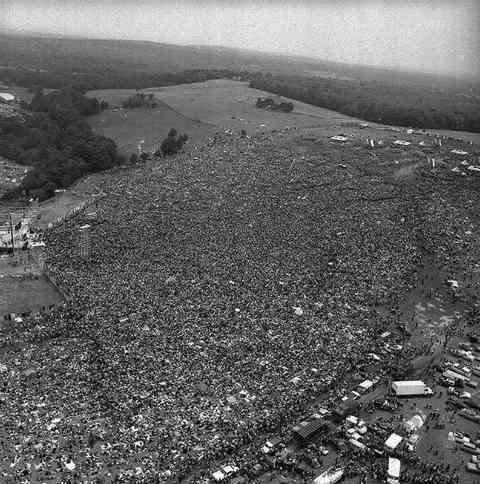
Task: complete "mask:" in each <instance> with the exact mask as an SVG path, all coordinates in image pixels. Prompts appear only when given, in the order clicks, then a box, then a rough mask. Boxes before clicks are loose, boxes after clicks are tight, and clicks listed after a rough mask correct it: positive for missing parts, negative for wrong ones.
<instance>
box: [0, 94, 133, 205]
mask: <svg viewBox="0 0 480 484" xmlns="http://www.w3.org/2000/svg"><path fill="white" fill-rule="evenodd" d="M100 109H101V105H100V103H99V102H98V101H97V100H96V99H89V98H86V97H85V96H84V93H83V92H82V91H81V90H78V89H76V88H70V87H69V88H66V89H62V90H60V91H58V92H51V93H49V94H47V95H44V94H43V92H42V91H41V90H38V92H37V93H36V94H35V96H34V98H33V100H32V103H31V105H30V111H31V112H30V113H29V115H28V116H27V119H26V120H25V121H21V120H19V119H14V118H10V119H0V156H3V157H5V158H8V159H10V160H14V161H16V162H17V163H20V164H22V165H27V166H30V167H32V168H31V170H30V171H29V172H28V173H27V175H26V176H25V178H24V179H23V180H22V183H21V185H20V186H19V187H18V188H16V189H14V190H11V191H10V192H8V193H7V194H6V195H4V196H5V197H10V198H14V197H18V196H22V195H26V196H29V197H34V198H38V199H39V200H45V199H47V198H49V197H51V196H52V195H53V194H54V190H55V189H56V188H64V187H68V186H69V185H71V184H72V183H73V182H74V181H75V180H76V179H78V178H80V177H81V176H83V175H85V174H86V173H91V172H95V171H100V170H105V169H108V168H111V167H113V166H115V165H118V164H121V163H123V162H124V161H125V160H124V158H123V157H122V156H121V155H119V154H118V153H117V147H116V145H115V143H114V142H113V141H112V140H111V139H109V138H106V137H104V136H101V135H98V134H95V133H94V132H93V131H92V129H91V128H90V126H89V125H88V123H87V122H86V121H85V119H84V118H83V116H85V115H88V114H94V113H96V112H98V111H99V110H100Z"/></svg>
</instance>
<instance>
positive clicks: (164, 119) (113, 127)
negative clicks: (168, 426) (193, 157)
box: [88, 90, 216, 154]
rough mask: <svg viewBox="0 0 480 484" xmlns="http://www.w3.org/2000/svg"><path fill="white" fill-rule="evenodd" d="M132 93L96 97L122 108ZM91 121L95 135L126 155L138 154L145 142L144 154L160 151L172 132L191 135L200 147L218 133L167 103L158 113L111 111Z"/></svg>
mask: <svg viewBox="0 0 480 484" xmlns="http://www.w3.org/2000/svg"><path fill="white" fill-rule="evenodd" d="M122 91H124V90H122ZM132 92H134V91H130V93H128V92H127V93H126V94H125V95H121V94H119V93H118V92H117V91H114V92H112V93H109V92H108V91H102V93H104V95H100V94H95V96H97V97H99V99H106V100H108V102H109V103H111V104H113V103H114V102H115V101H112V99H113V100H116V99H118V101H117V102H118V103H119V104H120V102H121V100H123V99H126V98H127V97H128V96H129V95H131V93H132ZM88 121H89V123H90V125H91V126H92V128H93V129H94V130H95V131H97V132H98V133H100V134H102V135H104V136H107V137H109V138H112V139H113V140H114V141H115V142H116V143H117V146H118V148H119V150H120V151H121V152H122V153H124V154H131V153H133V152H136V151H137V146H138V144H139V143H140V142H141V141H142V140H144V144H143V148H144V150H146V151H152V150H155V149H157V148H158V147H159V145H160V143H161V142H162V140H163V139H164V138H165V137H166V135H167V133H168V131H169V130H170V128H176V129H177V130H178V131H179V132H181V133H187V134H188V136H189V138H190V143H198V142H200V141H202V140H204V139H205V138H207V137H208V136H210V135H211V134H213V133H214V132H215V131H216V128H215V127H214V126H210V125H208V124H205V123H202V122H200V121H195V120H193V119H189V118H188V117H186V116H184V115H183V114H180V113H178V112H176V111H175V110H173V109H172V108H170V107H169V106H167V105H166V104H164V103H159V106H158V107H157V108H155V109H144V108H136V109H128V110H124V109H118V108H113V109H107V110H105V111H103V112H102V113H100V114H97V115H95V116H91V117H90V118H88Z"/></svg>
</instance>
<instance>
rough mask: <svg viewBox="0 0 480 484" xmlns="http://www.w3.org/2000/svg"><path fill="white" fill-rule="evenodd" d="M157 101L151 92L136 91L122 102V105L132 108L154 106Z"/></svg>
mask: <svg viewBox="0 0 480 484" xmlns="http://www.w3.org/2000/svg"><path fill="white" fill-rule="evenodd" d="M157 106H158V103H157V102H156V101H155V97H154V95H153V94H152V93H149V94H145V93H144V92H136V93H135V94H134V95H133V96H130V97H129V98H128V99H126V100H125V101H123V102H122V107H123V108H125V109H132V108H142V107H146V108H156V107H157Z"/></svg>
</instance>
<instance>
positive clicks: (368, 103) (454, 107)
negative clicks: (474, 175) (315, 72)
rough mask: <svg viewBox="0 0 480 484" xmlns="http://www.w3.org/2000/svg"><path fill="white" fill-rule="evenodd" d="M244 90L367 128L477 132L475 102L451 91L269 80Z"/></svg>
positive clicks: (479, 112) (479, 108)
mask: <svg viewBox="0 0 480 484" xmlns="http://www.w3.org/2000/svg"><path fill="white" fill-rule="evenodd" d="M250 87H253V88H256V89H261V90H264V91H268V92H270V93H272V94H277V95H280V96H285V97H289V98H292V99H297V100H299V101H303V102H306V103H309V104H313V105H315V106H321V107H324V108H328V109H332V110H335V111H338V112H341V113H343V114H347V115H349V116H354V117H358V118H362V119H365V120H367V121H372V122H380V123H384V124H391V125H396V126H413V127H417V128H437V129H452V130H462V131H473V132H477V133H479V132H480V97H479V96H477V95H474V94H473V93H468V92H467V93H461V92H458V90H455V89H453V88H452V89H448V88H446V87H444V88H433V87H432V86H427V85H412V84H408V83H404V84H402V83H390V82H388V83H387V82H379V81H368V82H366V81H357V80H353V79H352V80H348V81H347V80H340V79H327V78H312V77H300V76H273V75H271V74H266V75H263V76H257V77H256V78H255V79H253V80H251V81H250Z"/></svg>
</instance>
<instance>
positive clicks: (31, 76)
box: [0, 67, 249, 91]
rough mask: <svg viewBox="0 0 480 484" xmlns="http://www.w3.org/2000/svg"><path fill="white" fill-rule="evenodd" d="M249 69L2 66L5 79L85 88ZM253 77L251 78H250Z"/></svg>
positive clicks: (230, 75) (161, 82)
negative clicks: (80, 70) (167, 70)
mask: <svg viewBox="0 0 480 484" xmlns="http://www.w3.org/2000/svg"><path fill="white" fill-rule="evenodd" d="M245 75H246V73H245V72H243V73H242V72H236V71H232V70H228V69H192V70H186V71H182V72H177V73H152V72H141V71H140V72H138V71H133V72H132V71H130V70H121V69H108V68H105V69H101V70H99V69H96V70H92V71H87V72H83V73H72V72H69V71H66V70H65V71H64V70H61V69H58V70H53V71H42V70H32V69H21V68H15V69H14V68H8V67H2V68H0V77H1V79H2V82H4V83H5V84H7V85H16V86H22V87H27V88H31V89H35V88H36V87H37V86H42V87H44V88H46V89H62V88H66V87H68V86H71V85H72V83H73V84H75V85H76V86H78V87H79V88H80V89H82V90H84V91H91V90H95V89H143V88H147V87H152V86H156V87H162V86H172V85H176V84H191V83H193V82H203V81H208V80H211V79H234V78H236V79H237V78H244V77H242V76H245ZM248 80H249V79H248Z"/></svg>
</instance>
